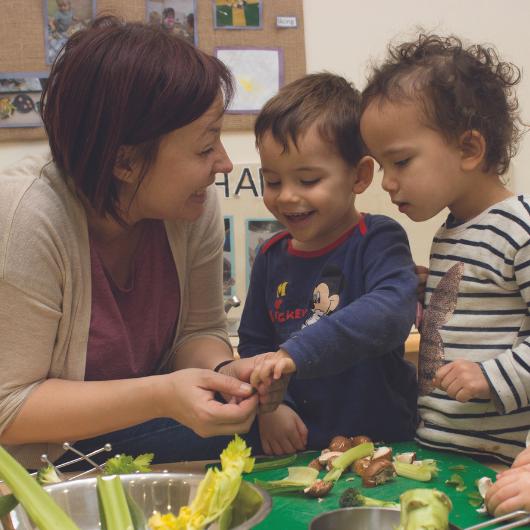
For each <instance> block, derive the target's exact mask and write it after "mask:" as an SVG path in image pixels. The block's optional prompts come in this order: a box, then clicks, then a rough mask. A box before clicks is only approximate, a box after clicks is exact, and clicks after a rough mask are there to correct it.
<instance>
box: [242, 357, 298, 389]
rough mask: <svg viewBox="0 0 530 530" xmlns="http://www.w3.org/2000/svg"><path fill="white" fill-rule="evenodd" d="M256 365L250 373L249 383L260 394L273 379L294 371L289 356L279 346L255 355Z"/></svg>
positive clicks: (294, 368) (293, 365)
mask: <svg viewBox="0 0 530 530" xmlns="http://www.w3.org/2000/svg"><path fill="white" fill-rule="evenodd" d="M256 359H257V360H256V365H255V368H254V370H253V371H252V373H251V374H250V384H251V385H252V386H253V387H254V388H256V389H257V390H258V392H259V393H260V395H261V394H264V393H266V391H267V389H268V387H270V386H271V385H272V383H273V381H277V380H278V379H280V378H281V377H282V375H285V374H292V373H294V372H296V365H295V364H294V361H293V360H292V359H291V356H290V355H289V354H288V353H287V352H286V351H285V350H282V349H281V348H280V349H279V350H278V351H275V352H268V353H263V354H261V355H259V356H257V357H256Z"/></svg>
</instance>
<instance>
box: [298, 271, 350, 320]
mask: <svg viewBox="0 0 530 530" xmlns="http://www.w3.org/2000/svg"><path fill="white" fill-rule="evenodd" d="M343 287H344V275H343V274H342V271H341V270H340V269H339V268H338V267H336V266H335V265H326V266H325V267H324V269H323V271H322V276H321V278H320V283H319V284H318V285H317V286H316V287H315V289H314V290H313V309H312V312H311V315H310V316H309V318H308V319H307V320H306V321H305V322H304V324H303V325H302V328H305V327H306V326H310V325H311V324H314V323H315V322H318V320H320V318H322V317H323V316H325V315H329V314H331V313H333V311H335V309H337V307H338V306H339V302H340V295H339V293H340V292H341V291H342V289H343Z"/></svg>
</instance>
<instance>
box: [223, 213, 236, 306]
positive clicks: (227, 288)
mask: <svg viewBox="0 0 530 530" xmlns="http://www.w3.org/2000/svg"><path fill="white" fill-rule="evenodd" d="M224 227H225V241H224V245H223V295H224V296H225V297H230V296H232V295H233V294H234V286H235V283H236V280H235V259H234V258H235V254H234V218H233V216H231V215H227V216H225V217H224Z"/></svg>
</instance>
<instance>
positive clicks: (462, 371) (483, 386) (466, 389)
mask: <svg viewBox="0 0 530 530" xmlns="http://www.w3.org/2000/svg"><path fill="white" fill-rule="evenodd" d="M433 382H434V386H435V387H436V388H439V389H440V390H444V391H445V392H447V395H448V396H449V397H452V398H453V399H456V400H457V401H460V402H462V403H465V402H466V401H469V400H470V399H473V398H481V399H490V398H491V390H490V386H489V383H488V380H487V379H486V377H485V376H484V374H483V372H482V370H481V368H480V366H479V365H478V364H477V363H474V362H472V361H465V360H464V359H458V360H456V361H453V362H452V363H449V364H446V365H445V366H442V367H441V368H440V369H438V371H437V372H436V375H435V376H434V381H433Z"/></svg>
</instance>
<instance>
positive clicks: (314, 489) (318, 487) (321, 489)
mask: <svg viewBox="0 0 530 530" xmlns="http://www.w3.org/2000/svg"><path fill="white" fill-rule="evenodd" d="M333 484H334V483H333V482H327V481H325V480H321V479H318V480H315V482H313V484H311V486H309V487H308V488H306V489H305V490H304V493H305V494H306V495H307V496H308V497H315V498H320V497H325V496H326V495H327V494H328V493H329V492H330V491H331V488H333Z"/></svg>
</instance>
